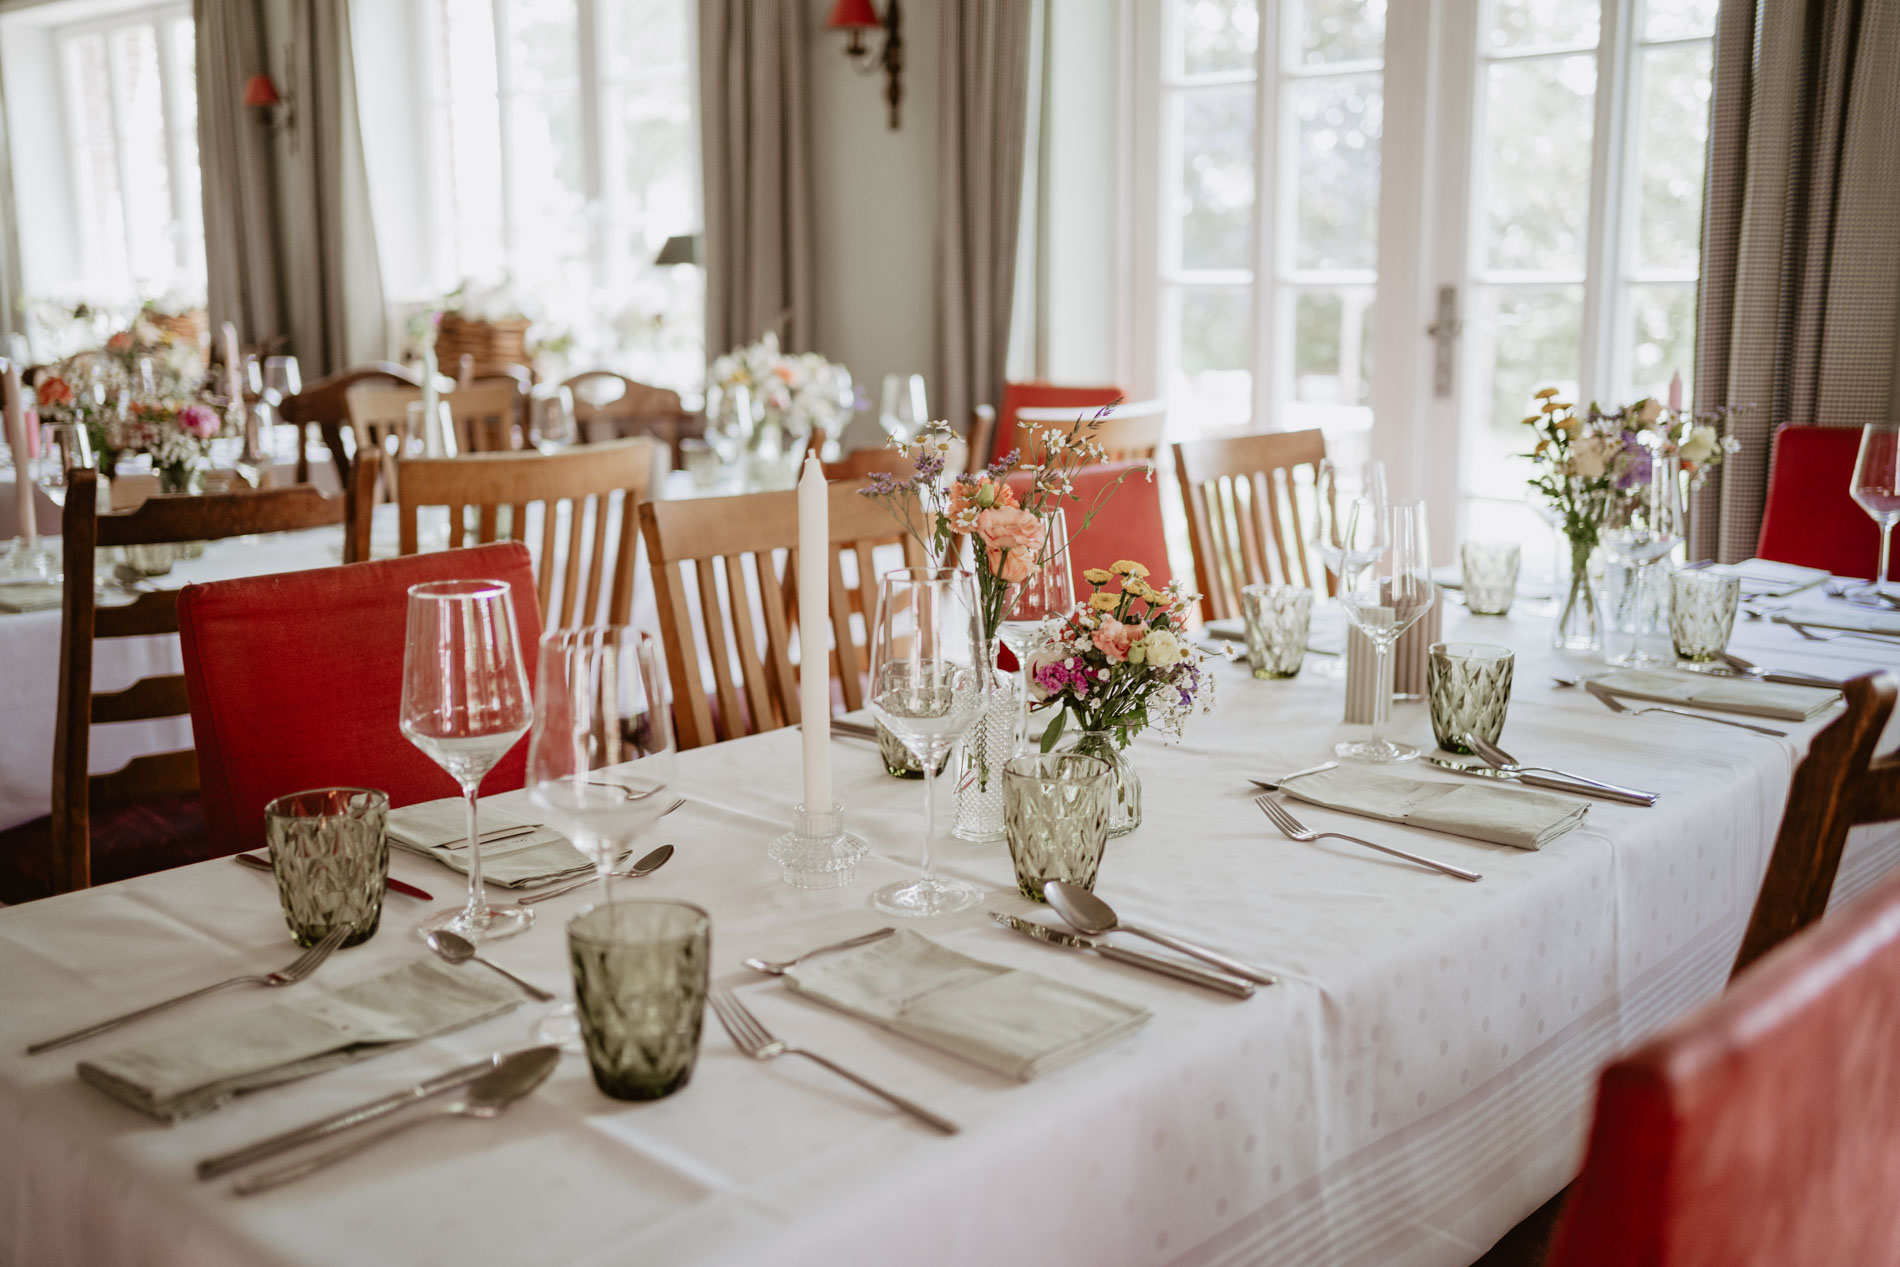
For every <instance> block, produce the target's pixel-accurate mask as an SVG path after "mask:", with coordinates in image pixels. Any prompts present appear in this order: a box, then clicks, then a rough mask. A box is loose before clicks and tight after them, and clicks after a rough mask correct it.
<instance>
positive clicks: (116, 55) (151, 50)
mask: <svg viewBox="0 0 1900 1267" xmlns="http://www.w3.org/2000/svg"><path fill="white" fill-rule="evenodd" d="M112 73H113V77H114V79H115V80H116V81H117V84H116V87H117V90H118V94H119V145H120V159H121V162H122V164H123V167H124V171H125V181H126V188H125V212H126V216H127V221H126V223H127V225H128V226H129V227H130V228H131V230H132V243H131V249H132V259H131V266H132V278H133V283H134V285H135V286H136V287H137V289H138V291H139V293H140V294H144V295H152V294H157V293H158V292H159V291H162V290H165V289H167V288H168V287H169V286H170V285H171V281H172V273H173V272H174V270H175V267H176V266H175V264H174V262H173V258H172V234H171V221H172V193H171V173H170V172H169V171H168V170H167V169H166V161H165V102H164V95H163V93H161V92H160V90H159V83H158V33H157V32H156V31H154V30H153V29H152V28H151V27H150V26H146V25H140V26H130V27H121V28H119V29H118V30H116V31H114V32H113V33H112Z"/></svg>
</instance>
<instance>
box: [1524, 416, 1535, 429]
mask: <svg viewBox="0 0 1900 1267" xmlns="http://www.w3.org/2000/svg"><path fill="white" fill-rule="evenodd" d="M1524 425H1525V426H1527V427H1534V426H1536V425H1537V415H1536V414H1532V415H1531V416H1530V417H1528V418H1526V419H1525V420H1524Z"/></svg>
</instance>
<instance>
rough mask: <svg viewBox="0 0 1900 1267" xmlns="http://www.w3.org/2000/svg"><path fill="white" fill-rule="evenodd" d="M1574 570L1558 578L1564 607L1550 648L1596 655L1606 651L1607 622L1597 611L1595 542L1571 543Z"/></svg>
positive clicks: (1552, 634)
mask: <svg viewBox="0 0 1900 1267" xmlns="http://www.w3.org/2000/svg"><path fill="white" fill-rule="evenodd" d="M1569 544H1570V571H1569V574H1568V575H1567V576H1563V577H1560V578H1559V579H1558V593H1559V595H1560V598H1561V606H1559V607H1558V609H1557V623H1556V624H1554V625H1552V626H1551V630H1550V645H1551V646H1552V647H1554V648H1556V649H1557V650H1559V651H1580V652H1593V651H1601V650H1603V619H1602V613H1601V612H1600V611H1598V609H1597V591H1596V586H1595V585H1594V584H1592V583H1591V580H1590V555H1591V553H1592V552H1593V551H1594V550H1595V548H1596V547H1595V545H1594V543H1591V544H1585V543H1583V542H1579V541H1575V540H1572V541H1571V542H1570V543H1569Z"/></svg>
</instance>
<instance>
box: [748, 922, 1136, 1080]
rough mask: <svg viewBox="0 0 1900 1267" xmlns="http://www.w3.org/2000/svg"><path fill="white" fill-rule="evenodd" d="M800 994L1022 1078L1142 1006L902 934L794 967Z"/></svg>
mask: <svg viewBox="0 0 1900 1267" xmlns="http://www.w3.org/2000/svg"><path fill="white" fill-rule="evenodd" d="M785 975H786V977H787V978H788V979H789V980H790V981H791V983H792V986H793V988H794V989H796V990H797V991H798V992H799V993H800V994H804V995H808V996H809V997H811V998H814V999H816V1000H818V1001H819V1002H820V1003H824V1004H826V1005H828V1006H830V1007H834V1008H837V1009H838V1010H839V1011H840V1012H845V1013H847V1014H849V1015H851V1016H855V1017H857V1018H858V1019H859V1020H865V1021H869V1022H871V1023H872V1024H873V1025H878V1026H881V1027H883V1028H884V1029H888V1030H890V1031H891V1032H892V1033H895V1034H902V1035H903V1036H904V1037H905V1038H909V1039H912V1040H914V1041H916V1042H920V1043H922V1044H924V1045H925V1046H926V1047H935V1048H936V1049H937V1050H938V1051H941V1052H945V1053H947V1054H948V1055H952V1056H955V1057H957V1058H959V1059H961V1060H967V1061H969V1062H970V1063H971V1064H973V1065H981V1066H982V1067H983V1068H985V1069H988V1070H990V1071H992V1072H994V1073H1000V1074H1002V1075H1004V1076H1005V1077H1009V1078H1016V1079H1018V1080H1019V1081H1022V1082H1029V1081H1031V1080H1033V1079H1036V1078H1040V1077H1041V1076H1043V1075H1044V1074H1047V1073H1054V1072H1055V1071H1056V1070H1058V1069H1063V1068H1066V1067H1067V1066H1069V1065H1072V1064H1074V1063H1075V1062H1076V1061H1078V1060H1081V1059H1083V1058H1084V1057H1087V1056H1091V1055H1093V1054H1095V1053H1096V1052H1098V1051H1101V1050H1103V1049H1104V1048H1107V1047H1109V1046H1112V1045H1113V1044H1115V1043H1117V1042H1120V1041H1121V1040H1122V1039H1123V1038H1126V1037H1127V1036H1128V1035H1130V1034H1132V1033H1134V1032H1135V1031H1136V1030H1138V1029H1140V1028H1141V1027H1142V1026H1143V1025H1146V1024H1147V1023H1148V1017H1149V1013H1148V1010H1147V1009H1146V1008H1140V1007H1135V1006H1134V1005H1132V1004H1128V1003H1123V1002H1120V1001H1119V1000H1116V999H1111V998H1108V997H1107V996H1106V995H1101V994H1094V993H1091V992H1089V991H1087V990H1078V989H1076V988H1074V987H1073V986H1067V985H1063V984H1061V983H1060V982H1057V981H1051V980H1050V979H1049V978H1047V977H1043V976H1038V975H1037V974H1035V973H1033V972H1019V971H1017V970H1015V969H1014V968H1005V967H1003V966H1001V965H1000V964H993V963H985V962H983V961H982V960H981V959H972V958H970V957H969V956H968V955H960V954H958V953H957V952H956V951H954V950H946V949H945V948H944V947H942V946H939V945H938V944H937V943H936V942H933V941H931V940H929V939H928V938H925V937H922V936H919V935H918V934H916V933H914V932H911V931H910V930H909V929H904V930H901V931H899V932H898V933H897V934H896V935H895V936H892V937H886V938H885V939H884V940H882V941H878V942H873V943H871V944H870V945H869V946H865V947H864V948H862V949H860V950H854V951H851V952H849V953H845V954H836V955H825V956H823V957H821V958H818V959H815V960H811V961H809V962H806V963H802V964H799V965H798V966H797V967H795V968H793V969H791V970H790V971H789V972H787V973H786V974H785Z"/></svg>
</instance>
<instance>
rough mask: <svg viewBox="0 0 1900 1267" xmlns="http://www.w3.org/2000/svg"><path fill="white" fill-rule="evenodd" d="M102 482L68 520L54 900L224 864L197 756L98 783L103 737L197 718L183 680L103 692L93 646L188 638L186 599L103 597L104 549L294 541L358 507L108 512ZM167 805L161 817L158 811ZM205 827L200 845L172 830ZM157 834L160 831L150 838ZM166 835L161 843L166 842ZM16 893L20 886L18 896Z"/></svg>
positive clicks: (246, 494)
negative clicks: (98, 587)
mask: <svg viewBox="0 0 1900 1267" xmlns="http://www.w3.org/2000/svg"><path fill="white" fill-rule="evenodd" d="M98 495H99V484H98V477H97V476H96V474H95V473H94V472H92V471H79V472H75V474H74V477H73V482H72V487H71V489H70V490H69V491H68V492H67V496H66V506H65V515H64V522H63V533H64V540H65V546H64V550H63V553H64V556H65V596H64V602H63V608H62V610H63V617H64V619H63V626H62V631H61V637H60V654H59V712H58V721H57V724H56V728H55V738H54V744H53V806H52V809H53V813H52V824H51V827H52V831H51V851H50V857H49V858H48V859H46V860H45V861H46V863H47V864H48V865H47V870H46V873H45V876H46V878H47V879H49V880H50V888H51V891H52V892H55V893H63V892H66V891H68V890H70V889H83V888H86V887H88V886H89V885H91V884H92V883H93V882H94V881H95V880H98V881H100V882H104V881H107V880H117V879H124V878H126V877H127V876H131V875H140V874H144V873H146V872H149V871H156V870H161V869H163V868H166V867H173V866H179V865H182V864H184V863H187V862H195V861H198V860H199V859H201V858H204V857H210V856H213V855H211V854H209V853H206V852H205V846H204V842H203V837H202V832H203V818H202V811H201V810H200V809H199V808H198V803H197V793H198V766H197V759H196V757H195V756H194V755H193V754H192V752H190V751H189V750H186V751H179V752H166V753H157V754H149V755H146V756H141V757H137V758H134V759H133V760H132V761H130V762H128V763H127V764H126V765H125V767H124V768H123V769H120V770H116V771H114V772H112V773H110V774H97V775H95V774H89V773H88V758H89V754H90V741H91V732H92V727H93V726H94V725H95V724H104V723H109V722H127V721H148V720H152V719H156V718H163V717H175V716H182V715H184V714H186V713H188V712H189V711H190V704H189V702H188V701H187V699H186V695H185V679H184V677H183V676H182V675H180V674H168V675H165V676H162V677H150V678H145V679H143V680H142V681H139V682H136V683H134V684H133V685H131V686H129V687H127V688H126V689H124V690H121V691H113V692H108V693H103V694H94V693H93V690H92V660H93V642H94V640H95V639H99V638H134V637H147V636H151V635H157V634H175V633H177V632H178V610H177V604H178V591H176V590H155V591H151V592H148V593H145V594H142V595H140V596H139V598H138V599H137V600H136V601H134V602H132V603H129V604H125V605H122V606H101V605H98V603H97V602H96V598H95V593H94V590H93V580H94V577H93V570H94V558H95V557H96V555H95V552H96V550H97V549H98V548H99V547H108V546H134V545H156V544H165V543H172V542H180V541H206V540H219V539H222V538H226V537H238V536H245V535H248V534H252V533H267V532H294V531H298V530H301V529H307V528H321V527H327V526H330V525H335V524H341V523H343V522H344V521H345V518H346V514H347V510H348V505H347V503H348V502H349V500H350V499H349V497H348V496H347V495H344V494H335V495H329V496H326V495H324V494H322V493H320V492H318V491H317V490H316V489H315V488H313V487H311V486H310V485H307V484H306V485H300V486H297V487H292V488H282V489H246V490H244V491H242V492H235V493H219V494H214V495H209V496H195V497H193V496H158V497H153V498H150V499H149V500H147V501H146V502H145V503H144V504H143V505H142V506H140V507H139V508H138V509H137V510H134V511H128V512H124V513H117V514H106V515H100V514H99V513H98ZM151 806H156V807H157V811H156V813H157V818H156V820H154V819H153V818H152V817H151V811H150V810H149V809H143V810H142V809H141V807H151ZM142 813H143V814H144V815H145V816H146V822H145V823H144V824H142V826H144V827H146V828H147V831H148V834H147V835H146V836H145V838H143V839H130V838H115V839H113V840H111V841H110V843H111V844H113V845H114V846H115V847H113V848H111V849H109V850H105V851H101V850H100V849H99V845H100V844H101V843H106V842H104V841H100V840H96V839H95V826H97V827H98V828H100V829H101V831H100V835H101V836H102V837H103V836H110V835H114V834H115V833H122V828H123V825H124V823H125V821H126V818H127V815H128V814H131V815H134V816H137V815H140V814H142ZM187 821H195V823H196V826H197V829H198V838H197V839H196V840H193V839H189V838H180V837H179V836H176V835H172V836H170V838H167V835H166V832H165V828H167V827H170V826H172V825H174V824H183V823H186V822H187ZM153 827H157V828H158V829H159V830H158V831H157V832H155V833H154V832H151V831H150V829H151V828H153ZM154 837H156V838H154ZM10 887H11V886H10Z"/></svg>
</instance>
